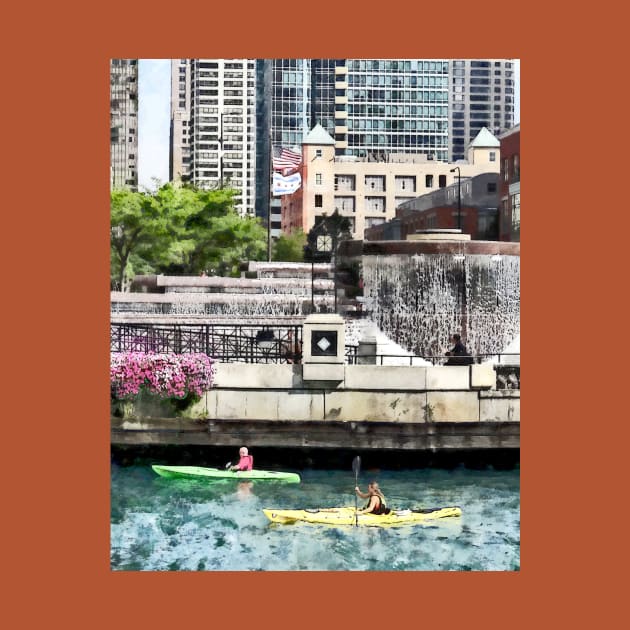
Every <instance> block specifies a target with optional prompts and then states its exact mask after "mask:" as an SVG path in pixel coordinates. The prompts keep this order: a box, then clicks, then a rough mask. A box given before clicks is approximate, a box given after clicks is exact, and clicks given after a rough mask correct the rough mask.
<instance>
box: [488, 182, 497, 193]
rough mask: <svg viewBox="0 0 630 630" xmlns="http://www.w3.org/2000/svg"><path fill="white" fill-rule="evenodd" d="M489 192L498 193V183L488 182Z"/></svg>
mask: <svg viewBox="0 0 630 630" xmlns="http://www.w3.org/2000/svg"><path fill="white" fill-rule="evenodd" d="M488 192H489V193H495V192H497V184H496V182H488Z"/></svg>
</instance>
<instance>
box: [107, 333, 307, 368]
mask: <svg viewBox="0 0 630 630" xmlns="http://www.w3.org/2000/svg"><path fill="white" fill-rule="evenodd" d="M301 347H302V326H301V325H289V324H277V325H276V324H274V325H270V326H261V325H258V326H257V325H254V324H229V325H226V324H191V325H184V324H176V325H172V326H168V325H164V326H160V325H157V326H156V325H153V324H110V351H111V352H166V353H174V354H184V353H189V352H200V353H203V354H207V355H208V356H210V357H212V358H214V359H216V360H217V361H221V362H223V363H234V362H245V363H293V362H296V359H297V360H299V356H298V357H296V356H295V354H296V351H297V353H298V354H299V353H300V349H301Z"/></svg>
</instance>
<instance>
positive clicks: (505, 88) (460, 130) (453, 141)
mask: <svg viewBox="0 0 630 630" xmlns="http://www.w3.org/2000/svg"><path fill="white" fill-rule="evenodd" d="M450 66H451V71H450V75H449V90H450V98H449V100H450V112H449V121H448V122H449V137H450V152H449V160H450V161H451V162H456V161H457V160H462V159H464V156H465V151H466V146H467V145H468V143H469V142H470V141H471V140H472V139H473V138H475V137H476V136H477V134H478V133H479V131H480V130H481V129H482V127H486V128H487V129H489V130H490V131H492V133H493V134H494V135H499V134H500V133H502V132H503V131H505V130H506V129H509V128H510V127H512V125H513V124H514V60H513V59H453V60H451V63H450Z"/></svg>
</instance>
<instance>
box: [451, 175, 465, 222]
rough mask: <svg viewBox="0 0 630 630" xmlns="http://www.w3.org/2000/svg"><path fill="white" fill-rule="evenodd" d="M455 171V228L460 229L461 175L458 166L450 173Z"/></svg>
mask: <svg viewBox="0 0 630 630" xmlns="http://www.w3.org/2000/svg"><path fill="white" fill-rule="evenodd" d="M455 171H457V228H458V229H459V230H461V229H462V174H461V171H460V170H459V166H456V167H455V168H452V169H451V173H454V172H455Z"/></svg>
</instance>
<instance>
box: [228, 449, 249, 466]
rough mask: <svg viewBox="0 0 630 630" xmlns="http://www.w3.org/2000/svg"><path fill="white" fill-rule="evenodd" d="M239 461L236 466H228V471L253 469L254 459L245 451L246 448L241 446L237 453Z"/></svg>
mask: <svg viewBox="0 0 630 630" xmlns="http://www.w3.org/2000/svg"><path fill="white" fill-rule="evenodd" d="M238 454H239V456H240V459H239V461H238V464H236V466H230V470H252V469H253V468H254V458H253V456H252V455H250V454H249V453H248V451H247V447H246V446H241V448H240V449H239V451H238Z"/></svg>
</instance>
